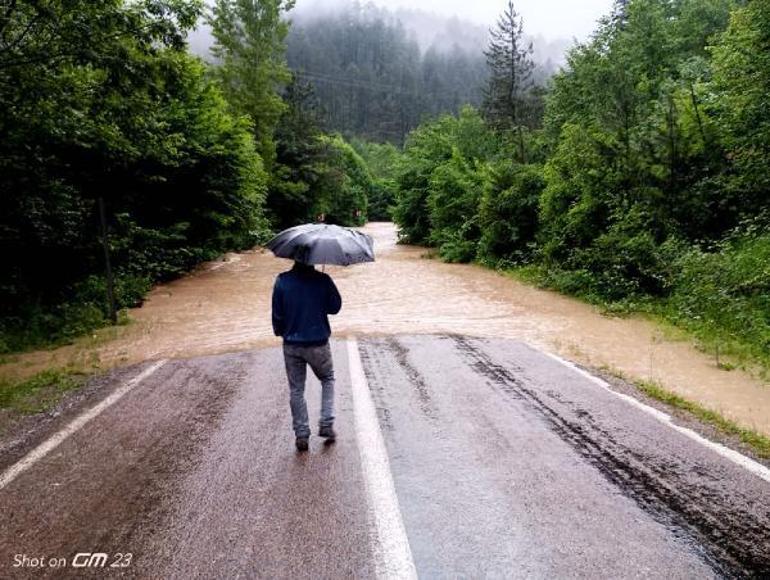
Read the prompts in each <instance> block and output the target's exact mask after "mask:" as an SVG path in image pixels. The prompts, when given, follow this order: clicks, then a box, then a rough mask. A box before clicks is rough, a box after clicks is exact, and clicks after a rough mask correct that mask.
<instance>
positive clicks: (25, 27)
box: [0, 1, 266, 350]
mask: <svg viewBox="0 0 770 580" xmlns="http://www.w3.org/2000/svg"><path fill="white" fill-rule="evenodd" d="M200 9H201V4H200V3H198V2H178V1H173V2H172V1H169V2H159V1H145V2H131V3H126V4H124V3H123V2H118V1H114V2H99V3H91V2H73V3H65V4H61V3H32V4H31V3H18V4H16V3H14V4H12V5H10V6H9V8H8V10H7V11H6V12H5V15H6V19H5V20H3V22H2V24H1V26H2V27H3V29H4V31H5V32H4V36H3V38H4V40H3V42H4V44H3V45H2V46H0V110H2V111H4V113H3V115H2V119H1V122H0V133H1V136H2V138H1V139H0V173H1V174H2V176H3V177H2V180H1V181H0V208H2V212H1V216H2V217H0V243H2V249H3V256H4V257H5V258H6V263H5V264H4V268H3V273H2V277H1V278H0V294H2V301H1V303H2V307H0V334H1V335H2V339H1V340H0V348H2V349H4V350H16V349H20V348H26V347H29V346H35V345H38V344H41V343H45V342H48V341H54V342H57V341H61V340H67V339H69V338H70V337H72V336H74V335H76V334H79V333H82V332H85V331H88V330H90V329H92V328H95V327H98V326H101V325H102V324H104V312H105V310H106V306H105V299H104V295H103V294H102V293H101V289H102V288H103V285H104V281H103V279H102V278H101V277H102V272H103V267H104V266H103V256H102V251H101V247H100V239H99V229H98V217H97V212H96V199H97V198H98V197H100V196H101V197H103V198H104V200H105V205H106V207H107V210H108V211H107V219H108V224H107V225H108V231H109V236H110V245H111V249H112V254H113V262H114V264H113V265H114V269H115V271H116V276H117V289H118V292H117V298H118V301H119V303H118V306H119V307H124V306H131V305H134V304H136V303H137V302H138V301H139V300H141V295H142V294H143V292H144V291H145V290H146V289H147V287H148V284H149V283H150V282H151V281H155V280H159V279H164V278H168V277H171V276H175V275H178V274H180V273H181V272H183V271H185V270H187V269H189V268H190V267H191V266H192V265H194V264H195V263H197V262H198V261H200V260H201V259H205V258H207V257H212V256H214V255H216V254H217V253H219V252H221V251H225V250H229V249H233V248H241V247H247V246H250V245H252V244H253V243H254V242H255V241H256V240H257V239H259V238H260V237H261V236H263V235H264V234H263V232H264V230H265V226H266V224H265V222H264V219H263V217H262V213H263V212H262V205H263V202H264V195H265V186H266V177H265V174H264V171H263V169H262V164H261V159H260V158H259V156H258V155H257V153H256V150H255V147H254V142H253V138H252V137H251V134H250V129H249V127H250V124H249V121H248V120H247V119H245V118H243V117H237V116H233V115H232V114H231V113H229V112H228V111H227V107H226V104H225V101H224V99H223V98H222V96H221V94H220V93H219V91H218V90H217V88H216V87H215V86H214V85H213V84H212V83H211V82H210V81H209V80H207V78H206V75H205V70H204V67H203V65H202V64H201V63H200V62H199V61H198V60H197V59H195V58H193V57H191V56H189V55H187V54H186V52H185V50H184V43H183V38H184V34H185V29H186V27H189V26H191V25H192V24H193V23H194V22H195V19H196V18H197V16H198V14H199V12H200ZM84 31H85V32H84Z"/></svg>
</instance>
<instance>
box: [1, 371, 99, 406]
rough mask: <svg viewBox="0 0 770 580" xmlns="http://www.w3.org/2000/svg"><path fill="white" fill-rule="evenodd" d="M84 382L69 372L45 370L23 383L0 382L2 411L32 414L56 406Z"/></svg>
mask: <svg viewBox="0 0 770 580" xmlns="http://www.w3.org/2000/svg"><path fill="white" fill-rule="evenodd" d="M84 380H85V377H84V376H83V375H77V374H74V373H71V372H69V371H66V370H46V371H42V372H40V373H38V374H36V375H34V376H32V377H30V378H29V379H26V380H23V381H8V380H0V409H3V410H7V411H11V412H12V416H13V415H15V414H24V415H29V414H32V413H39V412H41V411H47V410H48V409H50V408H52V407H54V406H55V405H56V404H57V403H58V402H59V401H60V400H61V398H62V397H63V396H64V394H65V393H66V392H67V391H71V390H73V389H75V388H77V387H79V386H80V385H81V384H82V383H83V382H84Z"/></svg>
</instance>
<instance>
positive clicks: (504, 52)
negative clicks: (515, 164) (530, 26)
mask: <svg viewBox="0 0 770 580" xmlns="http://www.w3.org/2000/svg"><path fill="white" fill-rule="evenodd" d="M489 34H490V36H491V39H490V42H489V47H488V48H487V50H485V51H484V55H485V56H486V58H487V67H488V69H489V80H488V81H487V86H486V87H485V88H484V101H483V104H482V112H483V114H484V118H485V119H486V121H487V123H489V125H491V126H492V127H493V128H495V129H497V130H499V131H510V132H513V133H516V134H517V135H518V140H519V147H520V153H521V156H522V158H523V157H524V140H523V135H522V124H523V121H524V119H525V116H526V115H525V108H526V106H527V98H528V94H529V91H530V90H531V88H532V86H533V82H532V71H533V69H534V67H535V63H534V61H533V60H532V43H529V44H528V45H527V44H525V41H524V20H523V19H522V18H521V17H520V16H519V14H518V13H517V12H516V9H515V8H514V6H513V0H508V6H507V8H506V10H505V12H504V13H503V15H502V16H501V17H500V18H499V20H498V21H497V28H496V29H490V31H489ZM523 160H524V159H522V161H523Z"/></svg>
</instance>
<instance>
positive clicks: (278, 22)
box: [208, 0, 294, 166]
mask: <svg viewBox="0 0 770 580" xmlns="http://www.w3.org/2000/svg"><path fill="white" fill-rule="evenodd" d="M293 6H294V0H260V1H259V2H255V1H254V0H216V2H215V3H214V6H213V9H212V13H211V15H210V16H209V17H208V22H209V24H210V25H211V32H212V34H213V35H214V39H215V43H214V46H213V47H212V49H211V52H212V53H213V55H214V57H215V58H216V59H217V60H218V66H216V67H214V69H213V71H214V75H215V76H216V78H217V80H218V81H219V84H220V86H221V87H222V91H223V92H224V94H225V97H226V98H227V101H228V103H229V104H230V106H231V107H232V109H233V111H234V112H235V113H236V114H238V115H247V116H248V117H249V118H250V119H251V122H252V124H253V128H254V135H255V137H256V141H257V144H258V150H259V153H260V155H261V156H262V158H263V159H265V161H266V162H267V165H268V166H270V165H271V164H272V162H273V160H274V158H275V149H274V147H275V146H274V144H273V131H274V130H275V126H276V124H277V123H278V120H279V118H280V117H281V114H282V113H283V112H284V110H285V108H286V105H285V104H284V102H283V100H282V99H281V96H280V94H279V93H278V90H277V89H278V87H279V86H280V85H281V84H283V83H287V82H288V81H289V80H290V74H289V69H288V68H287V66H286V63H285V61H284V50H285V47H284V39H285V37H286V34H287V33H288V31H289V24H288V22H286V21H285V20H283V19H282V16H283V13H284V12H285V11H288V10H291V8H292V7H293Z"/></svg>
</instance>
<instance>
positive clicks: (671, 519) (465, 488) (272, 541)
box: [0, 335, 770, 578]
mask: <svg viewBox="0 0 770 580" xmlns="http://www.w3.org/2000/svg"><path fill="white" fill-rule="evenodd" d="M359 346H360V352H361V358H362V361H363V366H364V371H365V374H366V377H367V379H368V382H369V388H370V390H371V393H372V397H373V400H374V403H375V406H376V409H377V413H378V421H379V427H380V429H381V431H382V433H383V437H384V440H385V444H386V448H387V453H388V457H389V461H390V468H391V471H392V476H393V481H394V484H395V489H396V494H397V498H398V503H399V506H400V511H401V515H402V518H403V521H404V525H405V529H406V533H407V536H408V541H409V544H410V547H411V552H412V556H413V558H414V562H415V565H416V568H417V571H418V573H419V575H420V576H421V577H425V578H444V577H467V578H479V577H505V578H554V577H583V578H595V577H615V578H620V577H622V578H628V577H662V576H665V577H669V578H693V577H697V578H706V577H724V576H727V577H751V576H754V577H762V576H765V577H766V576H767V575H768V574H770V551H768V549H767V547H768V546H769V545H770V507H769V506H770V484H768V483H767V482H766V481H764V480H762V479H760V478H759V477H757V476H755V475H753V474H751V473H749V472H748V471H746V470H744V469H742V468H741V467H739V466H738V465H736V464H734V463H732V462H730V461H729V460H727V459H725V458H724V457H722V456H720V455H718V454H716V453H714V452H713V451H711V450H709V449H708V448H706V447H704V446H701V445H699V444H698V443H696V442H694V441H692V440H691V439H688V438H686V437H684V436H683V435H682V434H681V433H679V432H677V431H675V430H673V429H670V428H667V427H666V426H664V425H662V424H661V423H660V422H658V421H656V420H655V419H654V418H652V417H650V416H649V415H648V414H646V413H644V412H642V411H641V410H640V409H638V408H637V407H633V406H631V405H629V404H628V403H627V402H626V401H624V400H622V399H620V398H618V397H615V396H613V395H612V394H611V393H609V392H607V391H606V390H604V389H602V388H599V387H597V385H595V384H594V383H592V382H591V381H589V380H588V379H586V378H585V377H583V376H581V375H579V374H577V373H575V371H573V370H571V369H569V368H567V367H565V366H563V365H560V364H559V363H557V362H556V361H554V360H553V359H551V358H548V357H546V356H545V355H543V354H542V353H540V352H538V351H536V350H534V349H532V348H531V347H528V346H526V345H524V344H522V343H520V342H516V341H511V340H504V339H474V338H469V337H467V336H461V335H436V336H411V335H402V336H390V337H382V338H364V339H360V340H359ZM333 352H334V357H335V364H336V367H337V369H336V370H337V377H338V388H337V423H336V428H337V431H338V434H339V439H338V442H337V444H336V445H333V446H324V445H323V444H322V442H321V440H319V439H318V438H317V437H313V438H312V439H311V450H310V452H309V453H308V454H304V455H297V454H296V453H295V451H294V449H293V438H292V434H291V429H290V425H291V421H290V416H289V409H288V393H287V388H286V386H285V376H284V369H283V361H282V359H281V352H280V350H279V349H277V348H269V349H262V350H255V351H248V352H243V353H239V354H230V355H216V356H210V357H202V358H196V359H190V360H179V361H170V362H168V363H167V364H166V365H165V366H164V367H162V368H161V370H159V371H158V372H157V373H156V374H154V375H152V376H150V377H149V378H148V379H146V380H145V381H144V382H143V383H141V384H140V385H138V386H137V387H136V388H135V389H134V390H132V391H131V392H130V393H129V394H128V395H126V396H125V397H124V398H123V399H121V400H120V401H119V402H118V403H116V404H115V405H114V406H113V407H110V408H109V409H108V410H106V411H105V412H104V413H103V414H102V415H100V416H98V417H97V418H96V419H94V420H93V421H92V422H91V423H88V424H87V425H86V426H85V427H84V428H83V429H82V430H81V431H79V432H77V433H76V434H75V435H73V436H72V437H71V438H69V439H67V440H65V441H64V442H63V443H62V444H61V445H60V446H59V447H58V448H57V449H56V450H55V451H53V452H52V453H51V454H49V455H48V456H46V457H45V458H44V459H42V460H41V461H40V462H38V463H37V464H35V465H34V466H33V467H32V468H30V469H29V470H28V471H26V472H24V473H23V474H22V475H20V476H19V477H18V478H17V479H16V480H14V481H13V482H12V483H11V484H10V485H8V486H7V487H6V488H4V489H2V490H0V512H1V513H2V516H1V519H0V524H1V527H0V577H3V578H5V577H46V576H57V577H59V576H67V575H69V576H71V577H82V576H83V574H82V570H80V571H78V570H72V569H68V570H65V571H61V570H59V571H55V570H51V569H37V570H29V569H27V570H22V569H15V568H13V566H12V563H13V561H14V556H15V555H16V554H44V555H48V556H60V557H66V558H71V557H72V556H73V555H74V554H75V553H76V552H79V551H92V552H96V551H100V552H106V553H110V554H114V553H117V552H123V553H125V552H130V553H132V554H133V562H132V565H131V567H130V568H127V569H123V570H111V571H110V575H117V574H125V575H128V576H133V577H140V578H146V577H152V578H225V577H227V578H231V577H243V578H252V577H260V578H351V577H360V578H367V577H373V576H374V575H375V573H376V570H375V569H374V568H373V558H372V554H373V552H374V549H375V546H374V545H373V543H372V542H375V541H376V535H375V534H374V533H373V514H372V512H371V507H370V504H369V503H368V498H367V492H366V486H365V483H364V478H363V476H362V471H361V454H363V453H367V449H361V448H360V446H359V445H358V443H357V441H356V438H355V429H354V410H353V409H354V408H353V404H352V398H351V386H350V381H349V373H348V369H347V357H346V343H345V342H344V341H336V342H335V343H334V345H333ZM107 391H108V389H107V390H105V394H104V395H105V396H106V394H107ZM319 399H320V389H319V385H318V384H317V381H315V380H314V379H310V381H309V384H308V403H309V409H310V413H311V417H312V418H313V420H315V418H316V417H317V416H318V407H319ZM312 426H313V427H314V426H315V425H314V424H313V425H312ZM0 451H1V450H0ZM2 457H3V456H2V453H0V461H1V460H2ZM7 466H8V463H7V462H6V463H5V464H1V465H0V467H2V468H3V469H4V468H5V467H7ZM76 572H77V573H76ZM101 575H105V574H104V573H103V571H102V574H101ZM96 576H99V574H96V573H95V572H94V577H96Z"/></svg>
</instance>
